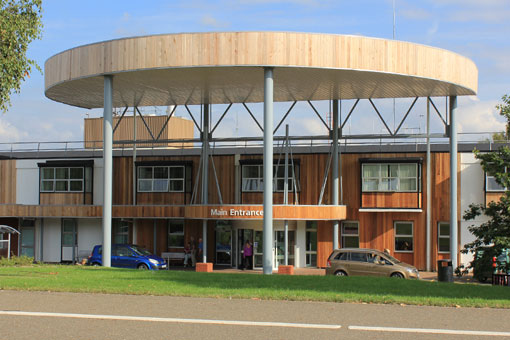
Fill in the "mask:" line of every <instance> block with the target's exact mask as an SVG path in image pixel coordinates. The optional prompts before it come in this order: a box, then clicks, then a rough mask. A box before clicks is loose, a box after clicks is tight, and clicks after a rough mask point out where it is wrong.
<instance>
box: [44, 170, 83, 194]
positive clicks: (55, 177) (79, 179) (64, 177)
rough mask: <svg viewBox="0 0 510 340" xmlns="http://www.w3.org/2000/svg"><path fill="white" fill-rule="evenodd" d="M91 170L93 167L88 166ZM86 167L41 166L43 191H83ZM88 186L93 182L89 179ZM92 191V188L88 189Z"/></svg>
mask: <svg viewBox="0 0 510 340" xmlns="http://www.w3.org/2000/svg"><path fill="white" fill-rule="evenodd" d="M87 169H88V170H89V171H92V169H90V168H87ZM84 174H85V168H83V167H58V168H50V167H43V168H41V190H40V191H41V192H83V188H84V183H85V180H84V178H85V176H84ZM86 184H87V187H88V186H91V183H89V181H87V183H86ZM87 191H90V190H87Z"/></svg>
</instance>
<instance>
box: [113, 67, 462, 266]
mask: <svg viewBox="0 0 510 340" xmlns="http://www.w3.org/2000/svg"><path fill="white" fill-rule="evenodd" d="M266 76H267V74H266ZM267 79H268V78H266V80H267ZM270 80H271V81H272V78H270ZM418 99H419V97H415V98H414V99H413V101H412V102H411V104H410V105H409V107H408V108H407V110H406V111H405V113H404V114H403V117H402V119H401V120H400V121H399V122H398V124H397V126H396V128H395V127H394V129H391V128H390V124H388V122H387V121H386V120H385V119H384V117H383V115H382V114H381V111H380V110H379V108H378V107H377V105H376V104H375V103H374V101H373V100H372V99H371V98H368V99H367V100H368V102H369V103H370V106H371V107H372V109H373V110H374V112H375V113H376V115H377V117H378V119H379V121H380V122H381V123H382V124H383V126H384V129H385V132H386V133H381V134H345V133H344V128H345V126H346V124H347V123H348V122H349V120H352V119H353V116H354V115H355V114H356V112H357V111H360V110H356V108H358V107H359V103H360V101H361V100H362V99H356V100H355V102H354V103H353V105H352V107H350V109H349V111H348V113H347V116H346V117H345V119H344V120H342V115H341V102H342V101H341V100H332V101H331V103H332V105H330V109H331V108H333V121H331V120H330V119H329V118H330V117H329V116H328V115H329V114H330V112H326V114H321V113H320V112H319V110H318V109H317V108H316V107H315V105H314V104H313V103H312V102H311V101H307V103H308V104H309V106H310V108H311V109H312V111H313V112H314V114H315V116H317V118H318V119H319V120H320V121H321V123H322V125H324V126H325V127H326V129H327V130H328V134H327V135H315V136H290V135H289V134H288V125H287V129H286V135H285V136H273V135H274V134H275V133H276V132H277V131H278V130H279V128H280V127H281V126H282V125H283V124H284V123H285V122H286V120H287V119H288V118H289V117H290V116H291V113H292V112H293V110H294V108H295V106H296V104H297V101H293V102H291V104H290V106H289V108H288V109H287V111H286V112H285V114H284V115H283V116H282V118H281V120H280V121H279V122H278V123H277V124H276V128H274V129H272V124H268V122H267V121H266V120H267V119H271V120H272V112H269V113H270V115H266V114H264V126H266V127H269V126H271V130H270V131H271V132H272V133H266V132H267V131H265V129H264V127H263V126H262V124H261V123H260V122H259V121H258V120H257V118H256V117H255V115H254V113H253V112H252V110H251V109H250V108H249V107H248V105H247V104H246V103H241V105H243V107H244V108H245V109H246V111H247V112H248V114H249V115H250V117H251V118H252V119H253V122H254V124H255V125H256V126H257V127H258V129H259V130H260V131H261V132H262V133H263V134H264V137H262V136H261V137H214V135H213V134H214V133H215V132H216V130H217V128H218V127H219V126H220V124H221V123H222V122H223V121H224V118H225V117H226V116H227V114H228V112H229V111H230V109H231V108H232V106H233V103H230V104H228V106H227V107H226V109H225V110H224V111H223V112H222V113H221V115H220V116H219V118H218V119H217V121H216V122H215V123H214V124H210V123H211V121H212V118H211V117H212V112H211V109H212V105H210V104H204V106H201V110H200V111H201V112H200V124H198V123H197V119H196V117H195V115H194V114H193V113H192V111H191V109H190V108H189V107H188V105H183V106H184V108H185V109H186V112H187V113H188V115H189V116H190V118H191V119H192V121H193V123H194V125H195V127H196V128H197V130H198V131H199V133H200V138H189V139H164V138H161V136H162V133H163V131H164V129H165V128H166V127H167V125H168V124H169V122H170V119H171V118H172V116H173V115H174V113H175V112H176V109H177V106H174V107H173V109H172V110H171V112H170V113H169V114H168V117H167V119H166V121H165V123H164V125H163V126H162V128H161V130H160V131H159V132H158V133H157V134H155V133H154V132H153V131H152V130H151V128H150V126H149V125H148V124H147V121H146V120H145V118H144V116H143V114H142V113H141V112H140V110H139V109H138V107H136V106H135V107H134V111H135V112H136V113H138V115H139V116H140V119H141V121H142V123H143V125H144V126H145V128H146V130H147V131H148V133H149V135H150V136H151V140H138V141H135V143H138V144H142V143H148V144H150V143H152V144H153V146H154V145H157V144H164V145H165V144H166V145H168V144H170V143H185V142H186V143H202V153H201V156H200V161H199V165H198V171H197V174H196V178H195V183H194V187H193V190H192V195H191V199H190V204H197V203H198V202H197V197H198V184H199V182H200V183H201V187H202V190H201V203H202V204H207V202H208V201H207V196H208V192H207V178H208V175H207V172H208V169H207V168H208V167H209V159H210V161H211V165H212V166H211V169H212V171H213V175H214V179H215V186H216V191H217V195H218V199H219V202H220V204H223V199H222V194H221V190H220V185H219V179H218V173H217V171H216V166H215V162H214V159H213V154H214V152H210V148H211V143H212V144H213V145H216V144H218V145H221V144H222V143H229V142H262V141H264V142H265V143H267V142H269V141H270V142H269V143H270V144H271V149H270V150H272V144H273V140H274V141H275V142H276V143H277V145H278V144H279V142H282V146H283V148H282V149H280V157H281V151H282V150H283V149H285V154H286V157H285V158H286V161H285V167H286V168H287V166H288V165H291V169H292V173H293V178H294V180H293V188H292V189H291V190H292V192H293V194H294V195H293V198H294V202H293V204H299V203H298V188H297V184H296V174H295V168H294V164H293V163H294V159H293V157H292V146H291V145H292V141H301V140H309V141H314V140H329V141H330V151H329V155H328V159H327V164H326V167H325V169H324V174H323V178H322V181H321V183H322V185H321V190H320V194H319V197H318V202H317V203H318V205H321V204H323V198H324V193H325V189H326V186H327V182H328V178H329V177H330V176H329V174H330V168H331V167H332V166H333V173H332V176H331V177H332V181H333V182H332V186H333V191H332V192H333V195H334V196H335V197H334V199H333V201H332V204H334V205H338V204H339V195H340V196H341V195H342V194H341V193H340V194H339V190H338V189H339V188H341V187H342V183H341V181H339V179H340V178H341V177H342V175H341V167H340V171H339V167H338V163H339V162H341V158H340V157H338V155H339V154H340V153H341V149H340V148H339V147H338V141H339V140H369V139H410V138H412V139H417V138H426V139H427V145H428V148H430V146H429V143H430V139H431V138H445V137H452V136H453V135H456V131H455V129H454V128H452V124H454V120H453V119H452V118H454V117H455V115H453V114H452V111H453V110H454V108H455V106H454V105H452V104H451V103H450V105H448V98H446V101H447V104H446V106H447V109H446V110H445V111H446V112H445V114H444V116H443V115H442V114H441V112H440V110H439V109H438V107H437V105H436V104H435V103H434V101H433V100H432V98H430V97H427V98H426V99H427V132H426V133H424V134H422V133H417V134H415V133H414V134H413V133H411V134H409V133H401V132H400V131H401V130H402V127H403V126H404V124H405V122H406V120H407V119H408V117H409V116H410V114H411V112H412V110H413V109H414V108H415V107H416V106H417V105H416V103H417V102H418ZM271 106H272V104H271ZM265 107H266V106H265ZM430 107H432V108H433V111H434V112H435V113H436V114H437V116H438V117H439V119H440V121H441V123H442V124H443V126H444V127H445V132H444V133H430V126H429V122H430V110H429V108H430ZM339 108H340V110H339ZM202 109H203V110H202ZM448 109H449V110H448ZM127 110H128V108H127V107H126V108H125V109H124V110H123V112H122V115H121V116H120V119H119V120H118V121H117V124H116V125H115V128H114V129H113V132H115V131H116V130H117V128H118V126H119V124H120V122H121V121H122V119H123V117H124V116H125V113H126V112H127ZM271 111H272V109H271ZM266 113H267V112H266ZM326 116H327V117H328V118H327V119H324V118H323V117H326ZM135 117H136V114H135ZM444 117H446V118H444ZM448 118H450V120H451V121H448ZM327 121H329V124H328V122H327ZM394 124H395V122H394ZM210 126H212V128H211V127H210ZM268 136H270V137H271V138H270V139H268ZM113 143H115V144H122V143H126V141H117V142H113ZM451 143H454V142H453V141H451ZM452 149H453V148H452ZM213 150H214V147H213ZM266 151H267V150H266ZM270 152H271V154H272V153H273V151H270ZM289 153H290V163H291V164H288V156H289ZM280 157H279V158H278V164H277V167H278V166H279V162H280ZM428 158H429V157H427V162H429V160H428ZM452 158H455V157H452ZM268 159H269V158H268V157H267V154H266V153H264V162H266V161H267V160H268ZM271 160H272V157H271ZM271 164H272V161H271ZM452 164H453V162H452ZM265 172H266V171H265ZM271 173H272V167H271ZM285 175H287V171H285ZM428 177H429V176H427V180H429V178H428ZM199 178H201V180H199ZM454 179H455V178H454ZM268 182H270V183H271V184H272V182H273V181H268ZM339 182H340V183H339ZM285 185H287V181H285ZM452 185H453V183H452ZM427 188H429V187H428V186H427ZM264 189H265V190H266V188H264ZM286 189H287V188H286ZM340 190H341V189H340ZM274 191H275V188H273V187H272V186H271V190H270V192H274ZM287 192H288V191H286V193H287ZM285 195H287V194H285ZM264 198H265V204H264V205H266V203H267V202H266V200H267V198H266V197H265V196H264ZM452 199H453V195H452ZM285 202H286V204H288V200H286V201H285ZM269 204H270V205H271V206H272V202H270V203H269ZM340 204H341V203H340ZM455 209H456V207H455ZM428 210H430V209H427V211H428ZM267 223H269V222H267ZM452 223H456V221H455V220H454V219H452ZM427 224H430V217H429V218H427ZM270 228H271V230H272V227H270ZM427 228H431V226H429V225H428V226H427ZM452 229H453V228H452ZM428 232H430V231H428ZM203 235H205V237H206V226H205V225H204V231H203ZM428 235H430V234H428ZM268 237H269V236H268ZM333 237H334V240H336V241H337V242H338V240H337V239H338V222H336V223H335V228H334V235H333ZM429 238H430V237H429ZM452 239H456V235H454V234H453V232H452ZM265 241H266V240H265ZM267 241H268V242H269V243H268V244H269V245H270V244H272V236H271V240H269V238H268V240H267ZM428 241H429V244H428V245H427V248H429V247H430V241H431V240H428ZM337 242H334V246H335V247H337V246H338V243H337ZM204 246H205V244H204ZM451 249H452V250H455V251H456V246H455V247H454V246H452V247H451ZM265 252H266V250H264V253H265ZM429 253H430V251H429V249H428V251H427V255H428V256H427V257H430V255H429ZM452 257H453V255H452ZM453 258H454V259H456V257H453ZM285 260H286V263H287V256H285ZM428 260H429V261H428V262H427V268H428V269H429V268H430V259H428ZM205 261H206V256H204V262H205ZM271 261H272V260H271ZM271 261H270V260H268V259H264V260H263V263H264V273H266V274H267V273H269V272H270V270H272V267H271V268H270V267H269V266H270V265H271Z"/></svg>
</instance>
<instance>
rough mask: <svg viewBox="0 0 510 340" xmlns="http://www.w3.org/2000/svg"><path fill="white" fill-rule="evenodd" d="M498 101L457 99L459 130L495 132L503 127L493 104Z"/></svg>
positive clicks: (503, 124)
mask: <svg viewBox="0 0 510 340" xmlns="http://www.w3.org/2000/svg"><path fill="white" fill-rule="evenodd" d="M496 104H498V101H477V100H473V99H471V98H466V99H463V100H462V101H459V106H458V118H457V119H458V122H459V125H458V129H459V132H497V131H503V130H504V129H505V122H504V121H503V120H502V119H501V117H499V115H498V113H497V112H496V109H495V106H496Z"/></svg>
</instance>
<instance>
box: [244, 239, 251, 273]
mask: <svg viewBox="0 0 510 340" xmlns="http://www.w3.org/2000/svg"><path fill="white" fill-rule="evenodd" d="M252 259H253V247H252V246H251V242H250V240H247V241H246V243H245V245H244V248H243V260H244V267H243V270H245V269H253V261H252Z"/></svg>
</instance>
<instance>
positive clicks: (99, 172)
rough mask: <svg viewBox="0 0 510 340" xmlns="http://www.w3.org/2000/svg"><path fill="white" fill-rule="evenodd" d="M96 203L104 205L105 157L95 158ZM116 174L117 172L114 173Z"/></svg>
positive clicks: (94, 198) (94, 189)
mask: <svg viewBox="0 0 510 340" xmlns="http://www.w3.org/2000/svg"><path fill="white" fill-rule="evenodd" d="M93 171H94V188H93V191H94V197H93V200H94V201H93V203H94V205H103V159H102V158H96V159H94V169H93ZM113 176H115V174H113Z"/></svg>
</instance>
